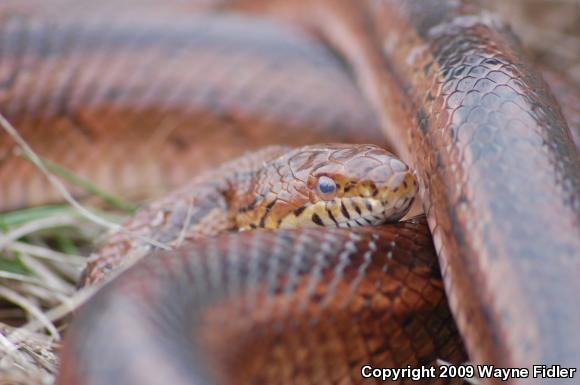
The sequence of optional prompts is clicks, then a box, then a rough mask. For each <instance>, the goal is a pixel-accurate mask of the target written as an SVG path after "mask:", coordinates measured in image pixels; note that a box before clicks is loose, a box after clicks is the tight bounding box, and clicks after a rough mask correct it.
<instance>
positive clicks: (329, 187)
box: [318, 175, 336, 200]
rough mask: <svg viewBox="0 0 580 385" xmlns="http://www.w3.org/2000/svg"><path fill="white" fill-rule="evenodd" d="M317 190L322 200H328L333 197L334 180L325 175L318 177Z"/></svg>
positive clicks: (334, 191)
mask: <svg viewBox="0 0 580 385" xmlns="http://www.w3.org/2000/svg"><path fill="white" fill-rule="evenodd" d="M318 192H319V193H320V194H319V195H320V197H321V198H322V199H324V200H330V199H332V198H334V195H335V193H336V182H335V181H334V180H333V179H332V178H329V177H327V176H324V175H323V176H321V177H320V178H318Z"/></svg>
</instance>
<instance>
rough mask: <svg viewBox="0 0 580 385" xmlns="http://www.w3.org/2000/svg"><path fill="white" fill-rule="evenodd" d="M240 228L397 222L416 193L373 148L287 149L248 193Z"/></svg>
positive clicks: (390, 158)
mask: <svg viewBox="0 0 580 385" xmlns="http://www.w3.org/2000/svg"><path fill="white" fill-rule="evenodd" d="M252 191H253V193H254V194H256V197H257V199H256V201H255V204H254V205H253V206H252V209H251V210H245V211H244V212H243V213H238V215H237V218H236V220H237V223H238V228H239V229H240V230H246V229H250V228H260V227H261V228H295V227H313V226H335V227H355V226H365V225H378V224H382V223H386V222H394V221H397V220H399V219H401V218H402V217H403V216H404V215H405V214H406V213H407V211H408V210H409V208H410V206H411V203H412V202H413V199H414V196H415V193H416V192H417V181H416V179H415V177H414V175H413V172H412V171H411V170H410V169H409V167H408V166H407V165H405V164H404V163H403V162H401V161H400V160H399V159H397V158H396V157H395V156H394V155H393V154H391V153H389V152H388V151H386V150H384V149H382V148H380V147H377V146H374V145H350V144H324V145H314V146H306V147H302V148H299V149H293V150H290V151H289V152H288V153H286V154H283V155H282V156H280V157H279V158H276V159H274V160H272V161H271V162H267V163H265V164H264V166H263V168H262V169H261V170H260V171H259V172H258V176H257V177H256V181H255V183H254V185H253V189H252Z"/></svg>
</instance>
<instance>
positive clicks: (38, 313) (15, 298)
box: [0, 286, 60, 340]
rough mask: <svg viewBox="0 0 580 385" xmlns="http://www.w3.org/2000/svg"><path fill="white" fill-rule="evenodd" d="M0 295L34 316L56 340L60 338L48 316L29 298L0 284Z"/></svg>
mask: <svg viewBox="0 0 580 385" xmlns="http://www.w3.org/2000/svg"><path fill="white" fill-rule="evenodd" d="M0 297H4V298H5V299H6V300H8V301H10V302H12V303H14V304H15V305H18V306H20V307H21V308H23V309H24V310H26V311H27V312H28V313H29V314H31V315H32V316H33V317H34V318H36V319H37V320H38V321H39V322H40V323H41V324H42V325H43V327H45V328H46V330H47V331H48V332H49V333H50V335H51V336H52V337H54V338H55V339H57V340H60V333H59V332H58V330H57V328H56V326H55V325H54V324H53V323H52V322H51V321H50V319H48V317H47V316H46V315H45V314H44V312H43V311H42V310H41V309H40V308H38V306H36V305H35V304H34V303H32V302H31V301H30V300H28V299H27V298H25V297H23V296H22V295H20V294H18V293H17V292H16V291H14V290H10V289H8V288H6V287H1V286H0Z"/></svg>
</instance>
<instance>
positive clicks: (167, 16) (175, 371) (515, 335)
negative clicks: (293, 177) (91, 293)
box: [0, 0, 580, 385]
mask: <svg viewBox="0 0 580 385" xmlns="http://www.w3.org/2000/svg"><path fill="white" fill-rule="evenodd" d="M137 3H139V2H133V1H131V0H126V1H124V2H123V3H122V4H121V5H118V4H117V5H116V4H114V3H113V2H111V3H108V2H104V3H103V4H100V5H99V6H96V5H95V4H89V3H85V2H67V1H64V0H62V1H61V0H58V1H55V2H54V4H51V5H50V6H43V5H42V3H40V2H35V1H32V0H31V1H29V2H23V3H22V2H16V1H14V2H12V1H7V2H6V3H5V4H2V7H0V15H2V16H1V19H2V31H1V38H2V42H1V43H0V48H1V51H0V52H1V55H2V63H1V66H0V69H1V71H2V76H3V80H2V81H3V88H2V94H1V95H0V97H1V100H0V102H1V103H2V106H3V111H5V112H6V114H7V115H8V117H9V118H10V119H11V120H12V121H13V122H14V123H15V124H16V126H17V127H19V128H20V129H21V130H22V133H23V135H24V136H25V138H26V139H27V140H28V141H29V142H31V143H32V144H33V145H35V144H36V146H35V148H39V150H40V152H41V155H45V154H46V155H47V156H49V157H51V158H52V159H54V160H55V161H58V162H59V163H62V164H65V165H67V166H68V167H70V168H72V169H74V170H75V171H78V172H79V173H80V174H82V175H83V174H84V175H85V176H92V175H94V176H95V178H94V179H95V180H96V181H97V183H99V184H101V185H103V186H105V187H107V188H110V189H111V190H113V191H127V190H133V191H138V192H140V193H142V192H144V191H146V190H151V189H153V188H154V187H155V186H159V185H161V186H165V187H168V186H174V185H176V184H177V183H178V182H179V181H183V180H184V178H188V177H190V176H192V175H194V174H196V173H197V172H199V171H201V170H205V169H207V168H208V167H209V165H211V164H215V163H216V162H220V161H223V160H225V159H226V158H230V157H233V156H235V155H240V154H241V153H242V152H243V151H244V150H245V149H247V148H254V149H257V148H258V147H261V146H263V145H265V144H276V143H288V144H292V145H305V144H308V143H313V142H328V141H332V142H338V141H357V142H372V143H377V144H381V145H386V146H389V145H390V146H392V148H393V149H394V150H395V151H396V153H398V154H399V155H400V156H401V157H402V159H403V160H404V161H405V162H407V163H408V164H410V165H412V167H413V168H414V169H416V170H417V178H418V182H419V187H420V188H419V190H420V198H421V200H422V202H423V206H424V208H425V212H426V219H423V218H421V217H419V218H415V219H413V220H411V221H406V222H402V223H400V224H395V225H385V226H382V227H377V228H367V227H364V228H357V229H350V230H346V229H333V228H324V229H323V228H314V229H311V228H307V229H297V230H277V231H267V230H255V231H247V232H243V233H239V234H235V233H225V234H221V235H218V236H217V237H215V238H202V239H197V240H194V241H193V242H194V243H192V244H182V245H181V246H180V247H179V248H178V249H177V250H174V251H157V252H155V253H154V254H153V255H150V256H148V257H147V258H145V259H144V260H143V261H140V262H138V263H137V264H136V266H134V267H133V268H131V269H130V270H129V271H127V272H125V273H123V274H122V276H121V277H119V279H117V280H115V281H114V282H113V283H112V284H110V285H108V286H107V287H106V288H104V290H103V291H102V292H101V293H99V294H98V295H97V296H96V298H95V299H94V300H92V301H91V302H90V303H89V304H88V305H87V306H86V308H85V309H83V310H82V311H81V312H80V314H79V315H78V317H77V319H76V321H75V322H74V323H73V325H72V327H71V329H70V330H69V333H68V336H67V338H68V341H67V343H66V344H65V347H64V349H63V352H62V353H63V359H64V360H63V363H62V366H61V375H60V378H59V383H61V384H69V385H70V384H115V383H118V384H146V383H150V384H160V383H172V384H192V383H195V384H199V383H302V384H308V383H316V384H322V383H332V384H335V383H336V384H349V383H364V382H365V381H370V382H371V383H372V381H373V380H364V379H362V377H361V376H360V366H361V365H364V364H371V365H375V366H378V367H381V366H387V367H388V366H405V365H413V366H415V365H421V364H424V365H431V364H433V363H434V362H435V361H434V360H435V359H436V358H442V359H445V360H448V361H450V362H454V363H459V362H461V361H462V360H463V359H465V353H464V350H463V346H462V344H461V341H460V339H459V335H461V340H462V341H463V343H464V344H465V349H466V351H467V353H468V355H469V358H470V360H472V361H474V362H478V363H481V362H483V363H492V364H496V365H499V366H501V367H529V366H531V365H532V364H540V363H541V364H547V365H551V364H559V365H563V366H575V365H578V362H580V340H579V338H580V336H579V335H578V333H577V326H578V325H579V324H580V309H579V308H578V306H577V303H578V301H577V298H578V293H580V283H579V282H578V280H577V273H579V272H580V255H579V254H580V236H579V234H580V167H579V164H578V155H577V150H576V148H575V146H574V142H573V140H572V137H573V136H572V135H570V131H569V129H568V127H567V125H566V122H565V121H564V118H563V116H562V114H561V112H560V108H559V107H558V104H557V102H556V101H555V99H554V97H553V96H552V94H551V92H550V91H549V89H548V88H547V86H546V84H545V83H544V81H543V79H542V77H541V76H540V75H539V73H538V72H537V71H536V69H535V68H534V67H533V66H532V65H531V64H529V63H528V61H527V60H526V57H525V54H524V53H523V51H522V49H521V47H520V45H519V42H518V40H517V38H516V37H514V35H513V34H512V32H511V31H510V29H509V28H508V27H507V26H506V25H505V24H504V23H503V22H502V21H501V20H500V19H499V18H497V17H496V16H494V15H493V14H491V13H489V12H486V11H484V10H482V9H481V8H480V7H479V6H478V5H477V4H475V3H472V2H468V1H435V0H428V1H413V0H411V1H395V0H383V1H370V0H369V1H360V2H355V1H347V0H313V1H293V2H287V1H278V0H272V1H268V2H266V1H259V0H247V1H243V0H240V1H216V2H202V1H199V2H195V1H191V2H188V1H177V0H176V1H172V2H168V3H167V4H162V5H161V4H156V3H154V2H151V3H150V4H149V2H142V3H140V4H139V5H140V6H139V7H138V6H137ZM63 7H64V8H63ZM202 8H204V9H205V8H211V9H212V10H216V9H219V10H220V12H218V13H215V12H212V13H210V14H207V15H205V14H197V15H193V13H194V12H197V11H199V10H200V9H202ZM63 9H66V12H63ZM232 10H235V11H236V13H234V14H231V13H229V12H231V11H232ZM222 13H223V14H222ZM255 15H260V16H263V15H267V16H268V17H271V18H275V19H282V20H283V21H284V22H286V23H289V25H291V27H288V28H297V27H298V28H299V29H302V30H304V31H307V32H308V33H309V34H311V36H316V37H318V38H321V39H322V41H324V42H325V44H326V46H325V47H322V46H321V45H320V44H319V43H317V42H315V41H313V40H312V39H311V38H309V37H305V36H303V35H300V32H297V31H296V30H293V29H286V28H287V27H281V26H278V25H276V24H275V23H273V22H270V21H263V20H259V19H256V18H255ZM225 57H227V58H228V60H224V58H225ZM337 57H339V59H337ZM225 63H229V64H225ZM227 65H230V66H229V67H228V66H227ZM200 71H202V72H201V73H200ZM349 72H350V73H352V74H353V75H354V78H355V79H356V83H357V84H358V86H359V87H360V90H362V94H364V95H365V96H366V97H367V98H368V100H369V101H370V105H371V106H372V107H373V109H374V110H375V111H376V112H377V116H378V118H375V116H374V115H373V114H372V113H371V111H370V110H369V107H368V106H367V105H366V104H365V103H364V101H363V100H362V96H361V94H360V93H359V91H358V90H357V88H356V87H355V86H354V84H353V82H352V81H351V80H350V78H349V76H348V74H349ZM268 76H271V78H268ZM212 79H217V80H214V83H210V80H212ZM204 81H205V83H204ZM258 85H260V86H261V87H258ZM264 87H265V89H266V91H263V89H264ZM232 89H233V90H234V91H232ZM226 90H227V91H226ZM572 121H573V120H570V122H572ZM191 122H197V123H196V127H195V128H196V132H198V133H199V132H201V134H199V136H197V137H196V136H195V135H196V134H191V131H192V129H191V127H192V123H191ZM379 122H380V123H379ZM379 126H380V127H381V129H382V132H383V134H384V136H383V135H380V134H378V132H379V131H378V127H379ZM38 127H43V130H39V129H38ZM136 127H139V128H140V129H139V131H135V130H136ZM159 127H161V128H162V129H159ZM199 127H203V129H202V128H199ZM218 127H219V128H220V129H219V130H218V129H217V128H218ZM223 127H225V128H223ZM49 128H50V130H49ZM222 129H224V130H228V131H222ZM53 130H54V131H53ZM158 130H159V131H161V133H160V134H158ZM200 130H201V131H200ZM224 132H225V133H224ZM298 132H303V134H302V135H297V133H298ZM55 133H58V134H56V135H55ZM204 135H205V136H208V135H209V136H210V137H209V138H208V139H209V140H210V143H211V142H212V141H213V143H214V144H213V145H210V146H206V145H196V143H197V142H200V141H201V140H202V138H203V136H204ZM575 137H577V136H575ZM55 138H59V139H60V141H58V142H56V141H55V140H54V139H55ZM63 138H65V140H62V139H63ZM135 138H139V139H140V140H135ZM247 138H250V139H247ZM244 141H246V142H244ZM73 143H74V144H75V146H72V144H73ZM215 143H219V146H216V145H215ZM77 144H78V146H77ZM10 145H11V143H9V142H8V141H7V140H4V139H3V142H2V146H1V151H2V153H1V154H0V156H1V157H2V158H0V159H1V160H0V162H1V163H0V180H3V181H4V180H10V177H11V176H12V175H14V174H15V173H16V172H17V173H19V174H20V175H21V182H20V183H16V180H15V182H14V183H9V184H8V183H3V184H2V187H1V189H0V192H1V194H2V197H3V198H2V205H3V208H4V209H6V208H10V207H18V206H22V205H27V204H31V203H36V204H37V203H42V202H44V201H50V200H52V199H54V197H55V195H54V193H51V192H50V191H49V190H48V189H43V183H44V182H42V180H41V179H40V177H38V176H36V175H35V174H34V173H33V172H32V170H31V169H27V167H29V166H28V165H27V164H26V162H24V161H22V160H19V159H18V158H16V157H14V156H13V154H12V153H11V151H10V150H11V148H12V147H11V146H10ZM43 146H46V147H43ZM55 146H56V147H58V146H60V150H58V149H56V150H55V148H54V147H55ZM65 150H66V151H65ZM51 153H52V154H55V155H54V156H50V154H51ZM152 153H154V154H155V158H156V159H157V160H158V162H157V161H152V156H151V154H152ZM129 154H130V155H131V156H132V157H131V159H132V161H127V162H124V159H125V158H126V157H128V156H129ZM81 155H84V156H81ZM81 159H82V160H81ZM118 165H126V166H122V167H119V166H118ZM184 165H185V167H184ZM111 170H113V171H111ZM133 175H147V176H148V178H134V177H133ZM27 178H28V179H27ZM121 184H122V185H121ZM50 194H53V195H52V196H51V195H50ZM145 210H147V209H145ZM178 211H179V210H178ZM183 211H184V210H181V211H180V212H181V215H182V216H183V215H184V213H183ZM147 227H148V226H145V231H147ZM429 230H430V233H431V234H432V237H433V244H431V241H430V238H429ZM173 235H174V236H175V232H173ZM187 245H190V247H186V246H187ZM241 250H243V251H244V252H243V253H241V252H240V251H241ZM435 254H436V255H437V257H438V259H439V267H438V266H437V265H436V261H435ZM439 268H440V269H441V271H440V272H439ZM441 278H442V280H441ZM442 282H443V283H442ZM443 284H444V286H445V291H446V293H447V298H445V296H444V295H443V292H442V290H441V288H442V285H443ZM447 301H448V302H449V304H448V305H447ZM448 306H449V308H450V309H451V313H452V314H453V318H454V320H455V322H456V324H457V327H458V329H459V334H458V333H457V331H456V329H455V326H454V324H453V322H452V321H451V315H450V314H451V313H450V311H449V308H448ZM184 336H188V337H185V338H184ZM532 381H536V382H537V383H548V382H549V380H547V379H543V380H542V379H535V380H532V379H527V380H526V381H523V380H522V382H524V383H530V382H532ZM427 382H430V381H427ZM441 382H445V381H444V380H441ZM489 382H490V383H491V382H493V380H489ZM512 382H514V383H515V382H518V381H517V380H514V381H512Z"/></svg>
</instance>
